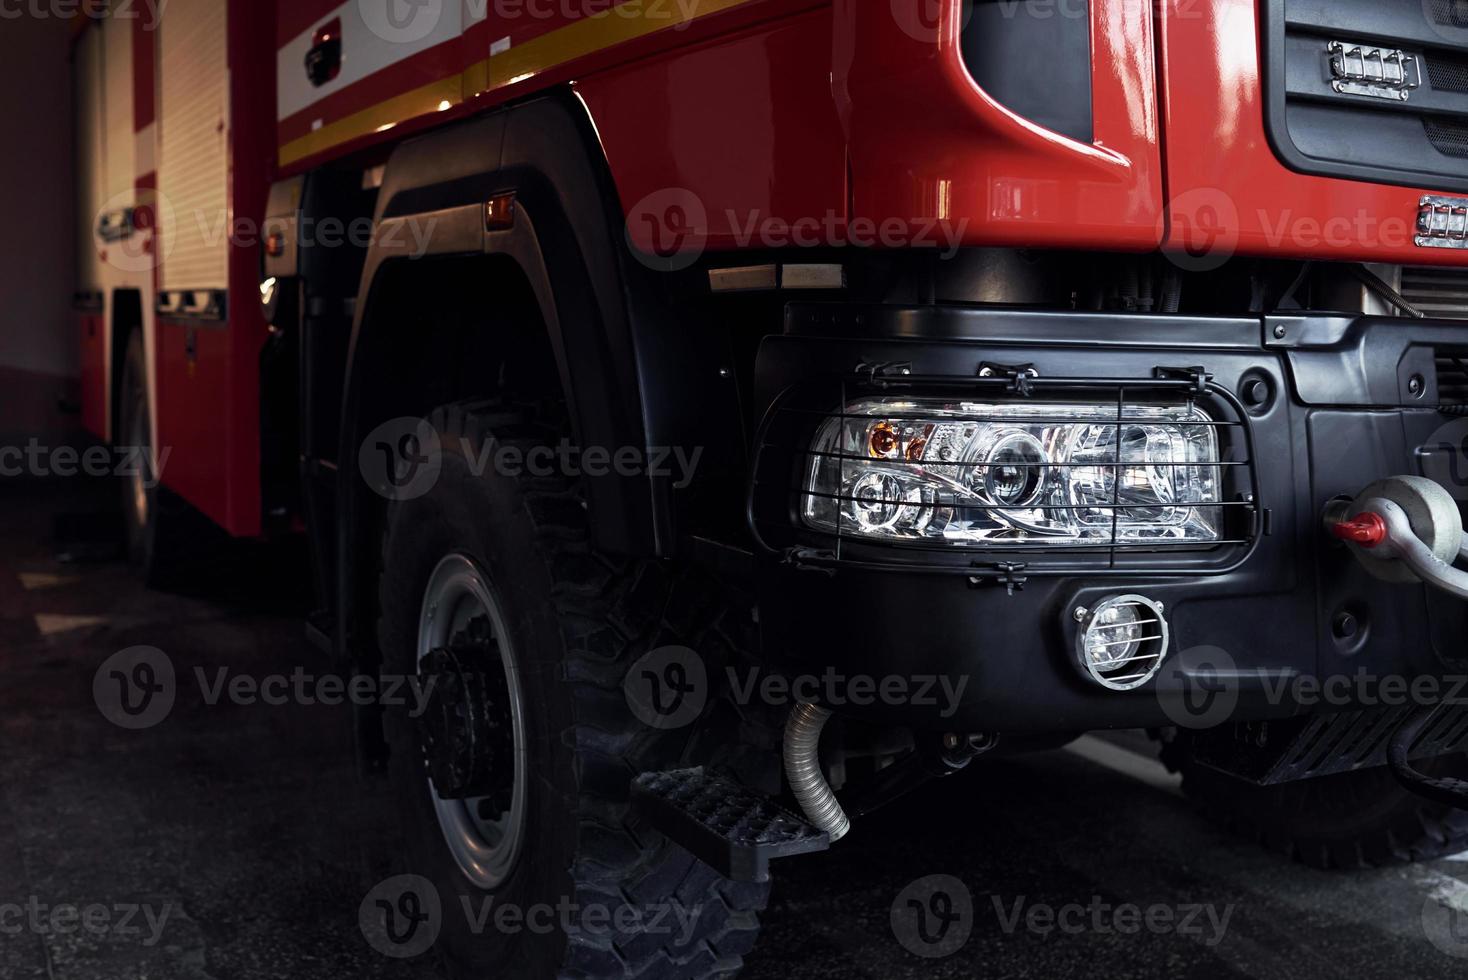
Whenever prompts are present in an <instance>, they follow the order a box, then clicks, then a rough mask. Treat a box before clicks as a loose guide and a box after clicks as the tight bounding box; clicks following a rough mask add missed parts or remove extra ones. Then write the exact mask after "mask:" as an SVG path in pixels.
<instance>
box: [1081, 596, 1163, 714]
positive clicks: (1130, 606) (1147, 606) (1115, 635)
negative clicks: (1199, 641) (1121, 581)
mask: <svg viewBox="0 0 1468 980" xmlns="http://www.w3.org/2000/svg"><path fill="white" fill-rule="evenodd" d="M1076 618H1077V620H1078V621H1079V622H1080V628H1079V629H1078V630H1077V631H1076V652H1077V654H1078V655H1079V656H1080V660H1081V667H1082V668H1083V669H1084V670H1085V671H1086V673H1087V674H1089V675H1090V676H1091V679H1092V680H1094V681H1096V683H1098V684H1100V685H1101V686H1102V687H1106V688H1110V689H1111V690H1113V691H1129V690H1131V689H1132V688H1134V687H1138V686H1140V685H1142V684H1145V683H1146V682H1147V681H1148V680H1150V679H1151V678H1152V676H1153V675H1154V674H1156V673H1157V671H1158V669H1159V668H1161V666H1162V661H1163V659H1164V658H1165V657H1166V656H1167V642H1168V633H1167V620H1166V619H1165V618H1163V615H1162V603H1160V602H1155V601H1153V600H1151V599H1148V598H1147V597H1146V596H1140V595H1119V596H1113V597H1112V598H1110V599H1106V600H1105V601H1103V602H1099V603H1097V604H1096V606H1095V607H1094V608H1092V609H1077V610H1076Z"/></svg>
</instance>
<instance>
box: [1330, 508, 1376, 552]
mask: <svg viewBox="0 0 1468 980" xmlns="http://www.w3.org/2000/svg"><path fill="white" fill-rule="evenodd" d="M1330 533H1331V534H1334V535H1335V536H1336V537H1338V538H1340V539H1341V540H1342V541H1354V542H1355V543H1356V544H1359V545H1361V546H1362V547H1363V548H1375V547H1376V546H1377V545H1379V544H1381V543H1382V542H1383V541H1385V540H1386V521H1384V520H1382V519H1381V515H1380V514H1373V513H1372V512H1371V511H1369V510H1368V511H1366V512H1365V513H1362V514H1358V515H1356V516H1355V517H1353V518H1351V519H1350V520H1346V521H1337V522H1336V523H1335V524H1332V525H1331V526H1330Z"/></svg>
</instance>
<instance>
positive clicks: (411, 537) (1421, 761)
mask: <svg viewBox="0 0 1468 980" xmlns="http://www.w3.org/2000/svg"><path fill="white" fill-rule="evenodd" d="M96 6H99V9H98V10H93V11H89V12H88V13H87V14H85V15H83V16H82V17H80V18H79V19H78V23H77V31H76V36H75V41H74V46H73V54H72V57H73V61H74V65H75V78H76V99H77V120H78V148H79V161H80V164H79V170H78V172H79V175H80V187H79V192H78V193H79V207H78V209H77V210H78V214H79V215H80V222H79V227H78V229H77V232H78V240H79V253H80V255H81V262H80V268H79V271H78V282H77V285H76V296H77V305H78V311H79V322H78V327H79V329H80V331H81V336H82V350H83V358H84V361H83V370H82V376H83V390H84V399H83V412H84V415H85V419H86V423H87V425H88V427H89V428H90V429H91V430H92V431H93V432H94V433H95V434H96V435H97V436H98V437H99V438H102V439H105V440H110V441H112V442H113V443H116V444H121V445H128V446H146V447H148V448H149V456H150V458H151V459H152V461H153V473H156V475H157V476H158V477H159V478H161V484H160V485H158V486H157V487H154V486H153V485H152V484H153V483H154V482H155V481H153V480H151V479H147V477H148V476H150V475H152V474H147V473H145V474H142V475H140V476H139V477H138V478H137V479H135V480H133V481H131V482H129V483H128V486H127V487H126V492H125V495H124V496H125V507H124V509H125V512H126V515H127V525H128V533H129V545H130V552H131V555H132V557H133V559H134V560H135V561H136V562H137V564H138V566H139V567H140V569H141V570H142V572H143V573H144V574H145V575H146V576H147V577H148V578H149V579H150V580H151V581H154V582H166V581H167V580H169V579H170V578H171V577H176V576H178V575H180V574H186V573H185V572H184V571H183V570H184V569H185V568H187V567H188V562H190V561H192V560H197V559H198V557H199V556H198V555H197V554H191V552H193V551H196V550H197V548H196V547H194V546H195V545H196V543H197V542H196V539H195V538H194V537H193V536H192V535H191V534H190V533H189V530H188V521H189V520H190V519H191V517H193V516H196V515H199V514H202V515H204V516H205V517H207V518H208V519H209V520H211V521H212V522H214V523H215V524H217V525H218V526H219V527H220V528H223V529H224V530H225V531H227V532H229V533H230V534H232V535H235V536H240V537H251V538H258V537H271V536H277V535H285V534H292V533H300V532H301V530H302V529H304V531H305V533H306V534H307V536H308V538H309V541H310V546H311V554H312V560H313V564H314V569H315V580H316V584H317V590H318V595H319V604H320V611H319V612H318V613H316V614H315V615H314V616H313V617H312V620H311V627H310V629H311V632H312V635H313V636H314V637H316V638H317V639H318V640H319V641H321V642H322V643H323V644H324V645H326V646H327V647H328V648H329V650H330V651H331V652H332V653H333V655H334V656H335V657H336V658H337V661H338V663H339V664H340V665H341V667H342V669H343V670H345V671H349V672H352V673H354V674H361V675H370V676H379V675H389V674H391V675H405V674H406V675H417V676H420V677H427V678H432V679H433V680H434V681H435V686H434V688H433V690H434V696H433V699H432V702H431V705H430V709H429V710H428V711H427V712H426V713H425V714H424V715H423V716H422V717H421V718H418V719H412V718H409V717H407V716H406V715H404V714H403V713H401V712H399V711H397V710H396V709H392V708H387V709H383V710H379V711H368V710H363V711H362V712H360V717H359V719H358V720H359V732H358V735H359V738H358V741H359V744H360V746H361V751H362V753H363V756H364V758H366V759H368V760H369V761H371V762H374V763H375V764H378V765H381V766H382V767H384V768H385V769H386V771H387V772H388V774H389V778H390V779H391V780H392V782H393V783H394V785H395V787H396V789H397V791H398V793H399V795H400V798H401V801H402V811H403V818H404V826H405V834H406V847H405V858H406V863H407V865H408V866H409V868H410V869H411V870H412V871H413V872H414V873H415V874H417V875H419V876H420V877H421V879H423V880H426V881H428V882H430V883H431V885H432V887H433V888H434V889H435V890H436V891H437V893H438V894H439V896H440V897H441V899H442V901H443V903H444V905H445V907H448V906H452V907H455V908H456V907H458V904H459V899H460V898H474V897H476V896H479V897H482V896H485V895H489V896H493V897H494V898H495V899H496V900H497V901H499V902H500V903H502V904H510V905H517V906H520V907H532V906H536V905H537V904H540V903H547V904H549V905H551V906H555V905H556V903H557V900H558V898H563V897H569V898H570V899H571V900H573V901H574V903H576V907H577V908H579V909H585V908H589V907H591V906H592V905H595V904H596V903H601V904H603V905H605V906H608V907H611V908H614V909H616V908H622V907H625V906H636V905H638V904H639V903H648V902H652V901H655V900H657V901H669V900H676V901H677V902H679V903H682V907H684V908H687V909H693V910H696V911H697V912H698V914H697V915H696V916H695V917H694V921H695V923H696V925H695V926H694V927H693V928H691V929H688V930H672V931H668V930H659V929H656V928H653V927H652V926H651V925H649V924H648V922H649V920H647V919H642V918H637V917H635V916H634V917H633V918H632V919H631V920H629V922H628V923H626V924H624V925H623V926H621V927H620V928H618V929H614V930H610V931H609V930H607V929H605V928H601V929H599V928H597V927H596V924H595V923H594V922H592V921H591V917H590V916H586V915H581V914H579V913H578V914H577V915H573V916H570V917H569V918H566V919H564V920H563V921H561V922H560V923H559V924H558V925H557V926H556V927H554V928H550V929H547V930H545V931H544V932H531V931H524V930H520V931H514V932H503V931H496V930H492V929H491V930H488V931H483V930H475V929H473V928H472V923H465V922H462V921H457V920H455V919H454V918H453V917H448V919H447V921H446V923H445V925H444V928H443V933H442V935H441V936H440V937H439V939H438V946H439V948H440V950H441V951H442V952H443V954H444V955H445V957H446V959H447V961H448V962H449V964H450V965H451V966H452V967H453V969H454V970H455V971H457V972H458V973H461V974H463V975H477V976H513V977H550V976H575V977H631V976H638V977H652V976H657V977H714V976H728V975H732V974H733V973H734V972H736V971H737V970H738V968H739V966H740V964H741V961H742V957H743V955H744V954H745V953H746V952H747V951H748V950H749V949H750V948H751V945H752V943H753V941H754V936H755V932H756V930H757V926H758V923H757V913H758V911H759V910H760V909H761V908H762V907H763V905H764V902H765V899H766V896H767V894H768V889H769V869H768V862H769V861H770V860H771V859H773V858H778V857H784V856H788V855H792V854H798V853H802V852H805V851H810V850H818V849H821V848H825V847H828V846H833V845H834V846H835V847H836V848H837V849H839V844H837V843H835V842H837V841H839V838H840V837H841V836H842V835H843V834H844V833H846V831H847V830H848V829H849V828H850V827H851V824H850V822H849V819H848V815H849V814H854V815H859V814H860V813H862V812H866V811H867V810H870V809H871V808H872V807H875V806H879V805H881V804H882V803H884V802H886V801H888V800H890V799H892V798H894V797H895V796H897V795H899V794H901V793H903V792H905V791H907V790H908V789H910V788H912V787H913V786H915V785H917V784H919V783H921V782H923V781H924V780H927V779H931V778H933V777H935V776H942V775H946V774H948V773H950V772H954V771H956V770H959V769H962V768H965V767H967V766H968V765H969V763H970V762H971V760H974V759H976V758H979V757H988V756H993V755H996V754H1003V753H1005V752H1018V751H1026V750H1033V749H1041V748H1047V747H1053V746H1057V745H1061V744H1064V743H1065V742H1066V741H1068V740H1070V739H1072V738H1074V737H1076V736H1077V735H1078V734H1079V733H1083V732H1088V731H1096V730H1102V729H1123V728H1128V729H1140V728H1145V729H1149V730H1151V731H1152V732H1153V733H1154V734H1155V735H1156V736H1157V737H1158V738H1159V740H1160V741H1161V742H1162V743H1163V752H1164V754H1165V758H1166V759H1167V760H1168V761H1169V763H1170V764H1171V765H1173V766H1174V767H1176V768H1179V769H1181V770H1182V771H1183V773H1184V775H1185V780H1186V783H1185V785H1186V787H1187V789H1188V791H1189V792H1190V793H1191V794H1193V795H1194V796H1196V797H1197V798H1198V799H1199V800H1201V801H1202V802H1203V804H1204V806H1205V808H1206V809H1207V810H1208V812H1209V813H1210V814H1212V815H1213V816H1216V817H1219V818H1221V819H1224V820H1227V821H1229V822H1231V823H1233V824H1234V825H1236V826H1238V827H1240V828H1242V829H1244V830H1246V831H1247V832H1249V833H1251V834H1254V835H1256V836H1258V837H1259V838H1260V839H1262V840H1264V841H1265V842H1267V843H1269V844H1271V845H1273V846H1276V847H1279V848H1282V849H1284V850H1287V851H1289V852H1291V853H1293V854H1294V855H1295V856H1297V857H1298V858H1300V859H1302V860H1304V861H1307V862H1310V863H1312V864H1317V865H1326V866H1345V867H1358V866H1364V865H1376V864H1382V863H1388V862H1393V861H1403V860H1411V859H1415V858H1421V857H1427V856H1432V855H1435V854H1440V853H1444V852H1447V851H1450V850H1455V849H1459V848H1461V847H1462V846H1468V815H1465V813H1464V812H1463V811H1461V810H1459V809H1456V808H1455V805H1456V804H1460V803H1463V802H1464V799H1465V797H1464V795H1463V788H1464V784H1463V783H1461V782H1458V781H1456V777H1457V776H1458V775H1459V774H1461V771H1462V770H1463V769H1464V768H1465V767H1464V765H1463V760H1462V750H1463V748H1464V737H1465V733H1468V717H1465V716H1464V715H1463V714H1462V713H1461V712H1458V711H1455V710H1452V709H1451V706H1448V707H1443V706H1442V705H1440V704H1439V703H1438V702H1441V701H1444V700H1451V698H1450V697H1449V696H1448V695H1449V694H1450V693H1451V690H1450V688H1449V686H1448V681H1450V679H1451V678H1452V677H1454V676H1455V671H1456V672H1458V673H1461V668H1462V667H1463V666H1464V661H1465V659H1468V651H1465V650H1464V648H1463V637H1464V636H1465V635H1468V633H1465V630H1468V615H1465V606H1464V603H1463V597H1464V596H1465V595H1468V573H1464V572H1462V571H1460V570H1458V569H1456V568H1455V567H1454V565H1453V563H1454V561H1456V560H1457V559H1458V557H1459V552H1460V549H1461V548H1462V547H1463V527H1462V516H1461V512H1460V508H1459V502H1460V501H1461V500H1463V499H1465V498H1468V491H1465V487H1468V480H1465V479H1464V478H1462V477H1461V475H1460V469H1461V467H1460V466H1459V465H1458V460H1459V459H1460V458H1461V457H1462V455H1463V452H1464V447H1465V445H1468V441H1465V436H1468V433H1465V432H1464V431H1463V430H1464V427H1465V426H1468V365H1465V360H1464V358H1468V327H1465V326H1463V325H1462V324H1461V323H1460V322H1457V321H1456V319H1455V318H1457V317H1460V316H1468V4H1465V3H1463V2H1461V0H1330V2H1325V0H1159V2H1156V3H1153V2H1141V0H344V2H339V0H289V2H287V0H278V2H276V3H262V2H256V0H252V2H246V0H169V2H168V3H166V4H164V5H161V6H155V5H150V4H145V3H134V2H131V0H112V2H111V4H110V9H106V8H107V7H108V6H109V5H105V4H103V5H96ZM746 668H747V669H749V670H752V671H754V672H755V673H754V674H752V675H748V676H751V677H756V678H758V680H759V683H745V682H744V680H743V678H745V677H746V675H745V674H744V673H742V671H744V670H745V669H746ZM1347 676H1349V677H1356V678H1359V677H1365V676H1370V677H1375V678H1389V679H1392V678H1394V679H1398V680H1403V681H1410V682H1411V684H1412V685H1413V688H1412V689H1413V690H1414V691H1416V690H1418V688H1419V686H1432V685H1433V684H1434V683H1437V684H1439V685H1440V686H1441V687H1442V688H1443V689H1444V690H1443V692H1440V693H1441V696H1438V697H1428V696H1421V697H1419V698H1417V699H1416V700H1410V701H1406V702H1402V701H1398V702H1395V703H1393V702H1390V701H1388V700H1385V699H1382V698H1373V697H1371V696H1370V694H1371V692H1363V691H1361V690H1359V689H1357V688H1352V689H1351V690H1350V691H1349V692H1348V693H1345V694H1341V695H1339V696H1336V695H1322V690H1329V689H1330V687H1329V685H1324V684H1320V683H1316V684H1315V685H1314V686H1313V687H1311V686H1310V685H1309V684H1307V683H1303V682H1305V681H1316V682H1318V681H1319V680H1320V679H1322V678H1327V679H1334V678H1339V677H1347ZM772 680H778V681H780V684H771V683H766V682H767V681H772ZM802 681H805V682H810V683H800V682H802ZM1434 689H1435V690H1436V689H1437V688H1434ZM752 692H756V693H752ZM782 692H783V693H782ZM1414 697H1416V696H1415V695H1414ZM833 718H834V719H836V721H835V722H834V723H831V724H829V729H828V730H825V733H824V739H823V737H822V734H823V730H824V729H827V726H828V723H830V722H831V719H833ZM857 826H858V827H859V826H860V825H859V823H858V824H857ZM605 921H606V920H605V919H604V918H603V919H602V922H603V923H604V922H605ZM618 921H620V920H618Z"/></svg>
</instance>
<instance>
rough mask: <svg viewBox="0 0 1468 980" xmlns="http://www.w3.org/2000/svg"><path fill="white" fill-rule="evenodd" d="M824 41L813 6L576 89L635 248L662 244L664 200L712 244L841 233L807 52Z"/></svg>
mask: <svg viewBox="0 0 1468 980" xmlns="http://www.w3.org/2000/svg"><path fill="white" fill-rule="evenodd" d="M830 37H831V13H830V11H829V10H820V11H813V12H810V13H806V14H801V15H798V16H795V17H791V18H788V19H784V20H781V21H777V22H774V23H771V24H767V25H761V26H759V27H756V28H751V29H749V30H747V31H742V32H740V33H738V34H737V35H734V36H731V37H722V38H719V39H717V40H715V41H709V42H706V43H704V44H700V45H695V46H693V47H690V48H682V49H679V50H678V51H676V52H675V53H672V54H670V55H668V56H667V57H663V58H656V59H650V60H648V61H644V62H639V63H636V64H632V65H627V66H625V67H622V68H616V69H613V70H611V71H608V72H604V73H602V74H598V75H593V76H591V77H589V78H587V79H586V80H585V81H584V82H582V83H580V84H578V85H577V91H579V92H580V93H581V95H582V98H583V99H585V101H586V105H587V108H588V109H589V110H590V112H591V116H592V118H593V119H594V120H595V121H596V126H597V132H598V133H600V134H601V137H602V145H603V147H604V148H605V150H606V154H607V159H608V161H609V162H610V164H611V168H612V177H613V180H614V181H615V182H616V185H617V191H618V193H619V194H620V195H621V198H622V207H623V210H624V212H625V213H626V214H627V215H628V216H629V220H628V229H629V231H630V232H631V234H632V239H633V242H634V243H635V244H636V245H637V246H638V247H639V248H641V249H644V250H646V251H654V250H656V249H658V248H660V247H661V246H662V244H663V243H661V242H659V241H658V240H656V239H657V238H659V237H662V235H663V233H664V232H665V231H666V230H667V229H666V228H665V224H666V223H665V222H664V221H662V218H663V215H662V214H661V213H660V211H661V209H662V208H664V207H666V206H668V205H682V206H685V207H687V208H691V209H695V211H696V212H697V213H694V214H691V215H689V220H690V222H691V223H692V225H693V226H694V227H696V228H697V229H699V230H700V231H705V230H706V232H707V234H706V236H705V241H704V242H703V244H705V245H707V246H708V247H710V248H715V249H724V248H727V249H733V248H738V247H742V246H744V247H747V246H751V245H753V246H759V245H761V244H776V243H775V242H770V241H762V238H768V237H769V236H782V237H784V238H785V239H786V240H789V239H790V237H791V235H793V234H796V233H800V234H806V233H807V232H806V227H807V226H808V227H809V233H810V234H815V235H819V236H820V237H822V238H824V237H825V235H824V232H825V229H826V228H827V227H828V219H831V221H833V222H834V224H835V230H838V231H839V229H840V228H842V227H844V226H845V221H846V153H845V142H844V140H843V138H842V135H841V122H840V120H839V119H838V118H837V116H836V108H835V104H834V103H833V102H832V99H831V89H830V80H829V71H828V69H827V66H826V64H825V63H824V62H823V61H821V60H820V59H817V58H809V57H807V54H808V53H809V52H811V51H819V50H822V48H823V47H824V46H825V45H828V44H829V43H830ZM644 212H646V213H644ZM654 212H658V213H654ZM640 217H647V218H649V219H651V221H650V222H644V221H642V220H639V218H640ZM797 225H798V227H796V226H797Z"/></svg>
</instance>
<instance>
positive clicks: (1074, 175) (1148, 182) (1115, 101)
mask: <svg viewBox="0 0 1468 980" xmlns="http://www.w3.org/2000/svg"><path fill="white" fill-rule="evenodd" d="M923 6H924V5H923V4H915V7H918V8H921V7H923ZM836 7H837V25H836V38H835V49H836V64H835V66H834V71H835V77H834V84H835V90H836V98H837V101H838V106H839V109H840V111H841V116H842V118H843V120H845V122H846V137H847V139H848V141H849V143H850V148H851V169H852V173H853V177H854V187H853V208H854V210H853V218H854V219H856V218H864V219H866V220H867V221H869V222H876V223H881V222H884V221H887V220H889V219H891V218H900V219H905V220H908V221H910V222H914V223H917V227H912V228H910V229H909V233H910V234H912V235H917V234H919V233H920V231H921V226H922V225H924V224H931V223H932V222H943V223H944V224H945V225H947V226H948V228H949V230H950V231H951V232H952V233H954V234H956V235H957V236H958V237H959V239H961V242H962V243H963V244H973V245H1026V246H1036V247H1043V246H1052V247H1074V248H1106V249H1119V250H1127V249H1133V250H1144V249H1150V248H1154V247H1156V246H1157V244H1158V243H1159V242H1160V241H1161V238H1162V169H1161V160H1160V153H1159V148H1158V130H1157V118H1156V111H1155V104H1154V92H1155V78H1154V75H1155V73H1154V69H1153V63H1154V59H1153V46H1152V5H1151V4H1150V3H1137V2H1135V0H1093V2H1092V4H1091V8H1092V36H1091V47H1092V52H1093V58H1092V62H1093V65H1094V70H1093V76H1092V92H1093V101H1094V111H1095V145H1087V144H1082V143H1078V142H1076V141H1074V140H1072V139H1069V138H1067V137H1065V136H1060V135H1058V134H1055V133H1052V132H1050V131H1048V130H1046V129H1044V128H1042V127H1040V126H1037V125H1035V124H1034V123H1031V122H1029V121H1028V120H1025V119H1022V118H1020V117H1019V116H1016V115H1015V114H1014V113H1012V112H1010V111H1009V110H1008V109H1006V108H1005V107H1004V106H1002V105H1000V104H999V103H998V102H995V101H994V100H993V99H991V98H990V97H989V96H988V95H986V94H985V93H984V92H983V91H981V90H980V89H979V88H978V86H976V85H975V84H974V82H973V80H972V79H971V78H970V76H969V74H968V71H967V70H966V69H965V68H964V65H963V61H962V52H961V51H960V49H959V33H960V26H961V22H962V20H961V9H960V7H961V5H960V3H959V2H958V0H944V2H943V3H942V4H941V7H940V13H939V15H938V17H937V18H936V19H935V20H933V21H932V22H930V26H925V24H924V23H919V21H918V18H917V16H916V15H915V16H914V18H913V23H911V24H907V25H906V28H907V29H905V30H904V29H902V28H901V27H899V25H898V24H897V22H896V19H895V18H894V16H893V10H894V8H893V6H892V5H891V4H889V3H868V2H866V0H838V2H837V5H836ZM1035 84H1037V85H1041V84H1044V79H1043V67H1042V66H1041V65H1038V64H1037V65H1036V78H1035ZM900 237H901V236H894V238H899V239H900ZM899 243H900V242H899Z"/></svg>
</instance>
